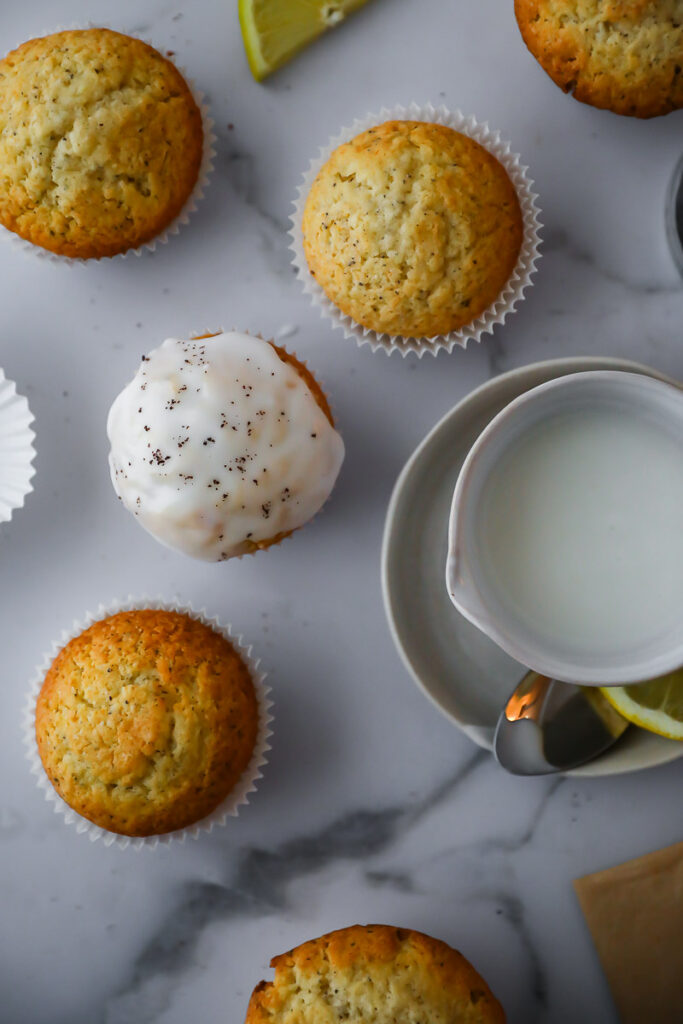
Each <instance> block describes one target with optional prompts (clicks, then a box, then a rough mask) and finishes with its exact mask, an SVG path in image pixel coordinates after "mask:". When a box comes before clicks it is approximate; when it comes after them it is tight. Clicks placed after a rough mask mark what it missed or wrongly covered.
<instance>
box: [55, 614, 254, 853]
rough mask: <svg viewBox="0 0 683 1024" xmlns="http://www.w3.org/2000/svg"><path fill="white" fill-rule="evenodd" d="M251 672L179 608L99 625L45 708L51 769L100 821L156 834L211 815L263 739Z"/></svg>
mask: <svg viewBox="0 0 683 1024" xmlns="http://www.w3.org/2000/svg"><path fill="white" fill-rule="evenodd" d="M257 727H258V707H257V702H256V695H255V692H254V685H253V682H252V679H251V676H250V673H249V669H248V668H247V666H246V665H245V663H244V662H243V660H242V658H241V657H240V655H239V654H238V652H237V651H236V650H235V649H234V647H233V646H232V644H230V643H229V642H228V640H227V639H226V638H225V637H224V636H222V635H221V634H220V633H217V632H216V631H215V630H213V629H211V628H210V627H209V626H206V625H204V623H202V622H199V621H198V620H196V619H193V618H191V617H190V616H189V615H185V614H181V613H179V612H169V611H159V610H144V611H138V610H135V611H125V612H119V613H118V614H116V615H112V616H110V617H109V618H106V619H103V620H101V621H100V622H95V623H94V624H93V625H92V626H90V627H89V628H88V629H86V630H85V631H84V632H83V633H81V634H80V636H77V637H75V638H74V639H73V640H70V641H69V643H68V644H67V645H66V647H64V648H63V649H62V650H61V651H60V653H59V654H58V655H57V657H56V658H55V660H54V661H53V663H52V665H51V667H50V669H49V670H48V672H47V675H46V677H45V682H44V683H43V686H42V689H41V691H40V694H39V697H38V702H37V707H36V738H37V741H38V750H39V752H40V757H41V760H42V762H43V766H44V768H45V771H46V772H47V775H48V777H49V779H50V781H51V782H52V784H53V786H54V787H55V789H56V790H57V792H58V793H59V795H60V796H61V797H62V798H63V799H64V800H65V801H66V803H67V804H69V806H70V807H72V808H73V809H74V810H75V811H77V812H78V813H79V814H82V815H83V817H85V818H88V819H89V820H90V821H92V822H94V823H95V824H96V825H100V826H101V827H102V828H106V829H109V831H111V832H119V833H122V834H123V835H130V836H146V835H156V834H160V833H163V832H171V831H173V830H174V829H179V828H184V827H185V826H187V825H191V824H193V823H194V822H196V821H199V820H200V819H201V818H204V817H206V815H208V814H209V813H210V812H211V811H212V810H214V809H215V807H217V806H218V804H219V803H221V801H222V800H223V799H224V798H225V797H226V796H227V795H228V794H229V793H230V791H231V790H232V789H233V788H234V786H235V784H236V783H237V782H238V780H239V779H240V777H241V775H242V773H243V772H244V770H245V768H246V767H247V764H248V763H249V760H250V758H251V755H252V752H253V750H254V746H255V743H256V736H257Z"/></svg>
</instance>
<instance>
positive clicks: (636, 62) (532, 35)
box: [515, 0, 683, 117]
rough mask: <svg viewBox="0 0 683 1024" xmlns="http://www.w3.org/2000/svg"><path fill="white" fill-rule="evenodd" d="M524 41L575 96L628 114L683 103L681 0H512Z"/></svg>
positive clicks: (648, 113) (672, 107)
mask: <svg viewBox="0 0 683 1024" xmlns="http://www.w3.org/2000/svg"><path fill="white" fill-rule="evenodd" d="M515 14H516V15H517V22H518V24H519V27H520V30H521V32H522V37H523V38H524V42H525V43H526V45H527V46H528V48H529V50H530V51H531V53H532V54H533V55H534V57H535V58H536V60H537V61H538V62H539V64H540V65H541V67H542V68H543V70H544V71H546V72H547V73H548V74H549V75H550V77H551V78H552V80H553V81H554V82H555V83H556V85H559V86H560V88H561V89H564V91H565V92H571V93H572V94H573V96H574V97H575V99H577V100H580V101H581V102H582V103H589V104H591V105H592V106H594V107H602V108H604V109H606V110H612V111H614V113H615V114H628V115H631V116H632V117H657V116H658V115H659V114H668V113H670V111H672V110H678V109H679V108H680V107H683V70H682V69H683V4H682V3H681V2H680V0H635V2H634V0H515Z"/></svg>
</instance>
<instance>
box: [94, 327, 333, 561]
mask: <svg viewBox="0 0 683 1024" xmlns="http://www.w3.org/2000/svg"><path fill="white" fill-rule="evenodd" d="M107 434H108V436H109V442H110V444H111V452H110V455H109V466H110V469H111V476H112V482H113V484H114V489H115V490H116V493H117V494H118V495H119V497H120V498H121V500H122V501H123V504H124V505H125V507H126V508H127V509H128V510H129V511H131V512H132V513H133V514H134V515H135V516H136V517H137V519H138V521H139V522H140V523H141V525H142V526H144V528H145V529H146V530H148V531H149V533H151V534H152V535H153V536H154V537H156V539H157V540H159V541H161V543H162V544H166V545H167V546H168V547H171V548H176V549H178V550H179V551H184V552H185V553H186V554H188V555H191V556H192V557H193V558H200V559H203V560H205V561H210V562H217V561H221V560H223V559H226V558H231V557H233V556H234V555H240V554H244V553H245V552H246V551H248V550H251V544H253V543H258V542H259V541H267V540H269V539H271V538H273V537H275V536H277V535H278V534H280V533H285V532H287V531H289V530H295V529H297V528H298V527H300V526H303V525H304V523H306V522H307V521H308V520H309V519H311V518H312V517H313V516H314V515H315V514H316V512H318V510H319V509H320V508H321V506H322V505H323V504H324V503H325V501H326V500H327V498H328V497H329V495H330V493H331V491H332V488H333V487H334V483H335V480H336V479H337V475H338V473H339V470H340V468H341V464H342V462H343V460H344V443H343V441H342V439H341V437H340V436H339V434H338V433H337V431H336V430H335V429H334V428H333V427H332V425H331V424H330V422H329V420H328V419H327V416H326V415H325V413H324V412H323V411H322V409H321V408H320V407H319V405H318V403H317V402H316V400H315V398H314V396H313V394H312V393H311V391H310V389H309V387H308V386H307V384H306V383H305V381H304V380H302V379H301V377H300V376H299V375H298V374H297V373H296V371H295V370H294V369H293V368H292V367H291V366H290V365H288V364H287V363H285V362H283V361H282V360H281V359H280V357H279V356H278V354H277V352H276V351H275V349H274V348H273V347H272V345H270V344H269V343H268V342H266V341H262V340H261V339H260V338H254V337H251V336H250V335H247V334H238V333H234V332H232V333H224V334H220V335H218V336H216V337H213V338H205V339H201V340H193V341H184V340H181V339H177V338H168V339H167V340H166V341H165V342H164V343H163V345H161V346H160V347H159V348H157V349H155V350H154V351H153V352H151V353H150V355H149V356H147V357H143V362H142V365H141V366H140V369H139V370H138V372H137V373H136V375H135V377H134V378H133V380H132V381H131V382H130V384H128V385H127V387H125V388H124V389H123V391H122V392H121V394H120V395H119V396H118V397H117V398H116V400H115V401H114V404H113V405H112V407H111V409H110V412H109V419H108V421H107ZM250 542H251V543H250Z"/></svg>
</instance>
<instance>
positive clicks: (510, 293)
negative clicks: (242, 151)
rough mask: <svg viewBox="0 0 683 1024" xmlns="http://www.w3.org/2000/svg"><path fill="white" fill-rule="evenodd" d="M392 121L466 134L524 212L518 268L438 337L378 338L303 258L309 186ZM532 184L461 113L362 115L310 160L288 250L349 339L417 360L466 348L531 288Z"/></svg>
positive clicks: (534, 249) (429, 110) (481, 125)
mask: <svg viewBox="0 0 683 1024" xmlns="http://www.w3.org/2000/svg"><path fill="white" fill-rule="evenodd" d="M394 120H398V121H406V120H407V121H426V122H429V123H432V124H434V123H436V124H443V125H446V126H447V127H449V128H453V129H455V131H458V132H460V133H462V134H463V135H468V136H469V137H470V138H472V139H474V140H475V141H476V142H478V143H479V144H480V145H482V146H484V148H485V149H487V150H488V151H489V152H490V153H492V154H493V156H495V158H496V159H497V160H498V161H499V162H500V163H501V164H502V165H503V167H504V168H505V170H506V171H507V174H508V176H509V178H510V180H511V181H512V184H513V185H514V187H515V190H516V192H517V196H518V199H519V203H520V207H521V211H522V218H523V237H522V245H521V248H520V252H519V256H518V258H517V264H516V266H515V269H514V270H513V272H512V274H511V275H510V278H509V279H508V281H507V283H506V285H505V287H504V288H503V290H502V291H501V293H500V294H499V296H498V298H497V299H496V301H495V302H494V303H493V304H492V305H491V306H489V308H488V309H486V310H485V311H484V312H483V313H482V314H481V315H480V316H478V317H476V318H475V319H474V320H472V322H471V323H469V324H466V325H465V326H464V327H460V328H459V329H458V330H456V331H450V332H449V333H448V334H439V335H436V336H434V337H429V338H426V337H421V338H417V337H403V336H401V335H396V334H379V333H378V332H376V331H373V330H371V329H370V328H368V327H363V326H362V325H361V324H359V323H356V321H354V320H353V319H352V318H351V317H350V316H347V315H346V314H345V313H342V311H341V310H340V309H339V308H338V306H336V305H335V304H334V303H333V302H332V300H331V299H329V298H328V297H327V295H326V294H325V292H324V291H323V289H322V288H321V286H320V285H319V284H318V283H317V281H316V280H315V279H314V278H313V276H312V275H311V273H310V272H309V270H308V265H307V262H306V256H305V254H304V247H303V233H302V218H303V212H304V207H305V204H306V199H307V197H308V193H309V191H310V188H311V185H312V184H313V182H314V180H315V178H316V176H317V174H318V172H319V170H320V169H321V167H322V166H323V164H325V163H326V161H327V160H328V159H329V157H330V156H331V154H332V152H333V151H334V150H335V149H336V148H337V146H340V145H341V144H342V143H343V142H348V141H350V140H351V139H353V138H354V137H355V136H356V135H358V134H360V132H364V131H367V129H368V128H373V127H375V126H376V125H379V124H382V123H383V122H385V121H394ZM533 184H534V183H533V181H532V179H531V177H530V176H529V173H528V168H527V167H525V166H524V165H523V164H522V160H521V157H520V156H519V155H518V154H517V153H514V152H513V151H512V148H511V146H510V143H509V142H505V141H504V140H503V139H502V138H501V135H500V132H497V131H493V130H492V129H490V128H489V126H488V124H487V123H486V122H479V121H477V120H476V118H474V117H471V116H470V117H466V116H465V115H464V114H462V113H461V112H460V111H459V110H454V111H451V110H448V109H447V108H446V107H433V106H431V105H430V104H427V105H426V106H423V107H422V106H418V105H417V104H411V105H410V106H409V107H403V106H397V107H393V108H391V109H387V108H386V107H383V108H382V110H380V111H379V113H376V114H368V115H367V116H366V117H363V118H360V119H358V120H356V121H354V122H353V124H351V125H349V126H348V127H347V128H342V130H341V131H340V132H339V133H338V134H337V135H335V136H334V137H333V138H331V139H330V140H329V142H328V143H327V145H326V146H323V147H322V148H321V149H320V153H319V155H318V156H317V157H315V158H314V159H313V160H311V163H310V166H309V168H308V170H307V171H306V172H305V174H304V177H303V181H302V183H301V185H300V186H299V190H298V195H297V198H296V199H295V200H294V214H293V215H292V216H291V218H290V219H291V221H292V228H291V229H290V232H289V233H290V236H291V239H292V241H291V244H290V249H291V250H292V252H293V254H294V256H293V262H294V267H295V269H296V273H297V277H298V278H299V280H300V281H301V283H302V285H303V288H304V291H305V292H306V294H307V295H308V296H309V297H310V299H311V301H312V302H313V305H314V306H316V307H317V308H318V309H319V310H320V313H321V315H322V316H323V317H325V318H326V319H327V320H329V321H330V323H331V324H332V326H333V327H337V328H341V330H342V331H343V332H344V335H345V336H346V337H347V338H355V340H356V342H357V344H358V345H359V346H360V345H369V346H370V348H371V349H372V351H373V352H376V351H378V350H379V349H383V350H384V351H385V352H388V353H391V352H400V353H401V354H402V355H404V356H405V355H407V353H408V352H416V353H417V355H418V356H423V355H424V353H425V352H430V353H431V354H432V355H436V354H437V352H441V351H442V350H445V351H447V352H452V351H453V349H454V348H456V347H460V348H466V347H467V344H468V342H469V341H475V342H479V341H481V339H482V337H483V335H484V334H491V333H492V332H493V329H494V328H495V327H496V326H497V325H499V324H503V323H504V322H505V320H506V319H507V317H508V316H510V314H511V313H513V312H514V310H515V308H516V307H517V306H518V305H519V303H520V302H521V301H522V299H523V298H524V293H525V291H526V290H527V289H528V288H529V287H530V286H531V284H532V277H533V275H534V273H535V272H536V269H537V267H536V265H537V263H538V261H539V259H540V252H539V246H540V235H539V230H540V228H541V221H540V217H539V215H540V209H539V206H538V203H537V200H538V196H537V194H536V193H535V192H534V191H533Z"/></svg>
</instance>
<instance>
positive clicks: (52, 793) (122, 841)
mask: <svg viewBox="0 0 683 1024" xmlns="http://www.w3.org/2000/svg"><path fill="white" fill-rule="evenodd" d="M146 608H152V609H162V610H164V611H170V612H181V613H184V614H186V615H189V616H191V617H192V618H193V619H197V620H198V621H199V622H203V623H204V625H206V626H209V627H210V628H211V629H214V630H215V631H216V632H217V633H221V634H222V635H223V636H224V637H225V638H226V639H227V640H229V641H230V643H231V644H232V646H233V647H234V648H235V649H236V650H237V651H238V652H239V654H240V656H241V657H242V659H243V660H244V662H245V663H246V665H247V666H248V668H249V672H250V674H251V678H252V681H253V683H254V689H255V691H256V699H257V702H258V708H259V720H258V731H257V736H256V745H255V747H254V752H253V754H252V756H251V760H250V761H249V764H248V765H247V767H246V769H245V771H244V772H243V774H242V777H241V779H240V780H239V782H238V783H237V785H236V786H235V788H234V789H232V790H231V792H230V793H229V795H228V796H227V797H226V798H225V800H223V801H222V803H220V804H219V805H218V807H216V808H215V810H213V811H212V812H211V814H209V815H207V817H205V818H202V819H201V820H200V821H197V822H195V823H194V824H192V825H188V826H187V827H186V828H182V829H177V830H176V831H175V832H166V833H164V834H162V835H155V836H124V835H120V834H119V833H117V832H109V831H108V830H107V829H104V828H100V827H99V826H98V825H94V824H93V823H92V822H91V821H88V819H87V818H84V817H82V815H80V814H78V812H77V811H74V810H73V809H72V808H71V807H69V805H68V804H67V803H66V802H65V801H64V800H62V798H61V797H60V796H59V794H58V793H57V791H56V790H55V788H54V787H53V785H52V783H51V782H50V780H49V778H48V776H47V774H46V772H45V769H44V768H43V763H42V761H41V759H40V754H39V753H38V744H37V742H36V732H35V711H36V701H37V699H38V695H39V693H40V690H41V688H42V685H43V682H44V680H45V675H46V673H47V671H48V669H49V668H50V665H51V664H52V662H53V661H54V659H55V658H56V657H57V655H58V654H59V652H60V651H61V650H62V648H63V647H64V646H65V645H66V644H67V643H68V642H69V641H70V640H72V639H73V638H74V637H76V636H79V635H80V634H81V633H82V632H83V631H84V630H86V629H87V628H88V627H89V626H91V625H92V624H93V623H94V622H99V621H100V620H101V619H105V618H107V617H108V616H110V615H115V614H116V613H117V612H121V611H130V610H132V609H146ZM259 664H260V661H259V659H256V658H254V657H253V656H252V648H251V646H246V645H245V644H244V642H243V639H242V637H241V636H235V635H234V634H233V632H232V627H231V626H229V625H228V626H223V625H221V623H220V622H219V621H218V619H217V618H209V616H208V615H207V614H206V612H205V611H203V610H202V611H195V609H194V608H193V607H192V606H191V605H189V604H187V605H183V604H176V603H175V602H172V601H170V602H169V601H160V600H149V601H148V600H145V599H144V598H142V599H139V600H138V599H135V598H132V597H131V598H128V599H127V600H126V601H115V602H112V604H110V605H100V606H99V608H98V609H97V611H96V612H95V613H88V614H87V615H86V616H85V618H84V619H83V620H82V621H75V622H74V624H73V626H72V627H71V629H69V630H64V631H63V633H62V635H61V636H60V637H59V639H58V640H56V641H55V642H54V643H53V645H52V648H51V649H50V651H48V652H47V653H46V654H45V656H44V658H43V660H42V662H41V664H40V665H39V666H38V668H37V669H36V672H35V675H34V676H33V678H32V680H31V683H30V687H29V692H28V696H27V699H26V706H25V709H24V720H23V733H24V745H25V747H26V756H27V758H28V761H29V764H30V766H31V767H30V770H31V774H32V775H35V776H36V781H37V784H38V788H39V789H42V791H43V793H44V796H45V799H46V800H47V801H48V803H51V804H52V809H53V811H54V812H55V814H61V816H62V817H63V818H64V821H65V822H66V824H68V825H74V826H75V828H76V831H77V832H80V833H85V834H86V835H87V836H88V839H90V841H91V842H93V843H94V842H96V841H97V840H98V839H101V840H102V841H103V843H104V845H105V846H112V845H116V846H118V847H120V848H121V849H122V850H125V849H126V848H127V847H131V848H132V849H135V850H141V849H143V847H144V848H146V849H155V848H156V847H157V846H168V845H169V844H170V843H174V842H181V843H182V842H184V841H185V840H186V839H187V838H191V839H197V838H199V836H200V835H202V834H203V833H207V832H211V831H212V829H214V828H216V827H219V826H223V825H227V823H228V819H229V818H231V817H233V818H234V817H237V815H238V814H239V809H240V807H242V806H243V805H244V804H248V803H249V796H250V794H251V793H253V792H255V790H256V788H257V782H258V781H259V779H260V778H261V777H262V775H263V768H264V767H265V765H266V764H267V763H268V757H267V754H268V751H269V750H270V746H271V745H270V738H271V736H272V735H273V730H272V728H271V724H272V721H273V716H272V713H271V711H272V706H273V704H272V701H271V699H270V687H268V686H266V685H265V678H266V675H265V672H263V671H262V670H261V669H260V668H259Z"/></svg>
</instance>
